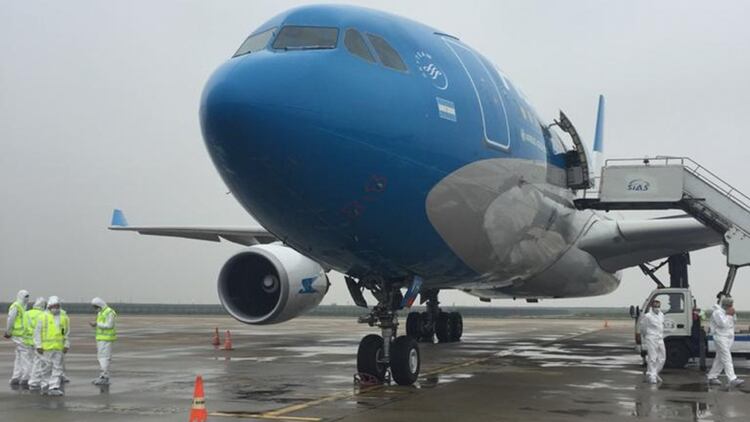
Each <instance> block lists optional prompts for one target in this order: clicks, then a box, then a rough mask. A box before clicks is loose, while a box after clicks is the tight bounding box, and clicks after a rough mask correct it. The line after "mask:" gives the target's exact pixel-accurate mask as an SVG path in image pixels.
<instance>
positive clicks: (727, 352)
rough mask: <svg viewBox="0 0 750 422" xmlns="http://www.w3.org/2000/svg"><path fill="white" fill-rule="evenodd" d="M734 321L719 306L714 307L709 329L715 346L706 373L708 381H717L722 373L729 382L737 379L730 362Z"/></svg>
mask: <svg viewBox="0 0 750 422" xmlns="http://www.w3.org/2000/svg"><path fill="white" fill-rule="evenodd" d="M736 320H737V319H736V317H735V316H734V315H727V313H726V311H725V310H724V309H723V308H722V307H721V306H719V305H714V308H713V313H712V314H711V322H710V327H711V333H712V334H713V336H714V344H716V356H715V357H714V363H713V365H711V370H710V371H708V379H709V380H711V379H717V378H718V377H719V375H721V372H722V371H724V373H725V374H726V376H727V378H728V379H729V382H732V381H734V380H735V379H736V378H737V375H735V373H734V363H733V362H732V344H734V324H735V322H736Z"/></svg>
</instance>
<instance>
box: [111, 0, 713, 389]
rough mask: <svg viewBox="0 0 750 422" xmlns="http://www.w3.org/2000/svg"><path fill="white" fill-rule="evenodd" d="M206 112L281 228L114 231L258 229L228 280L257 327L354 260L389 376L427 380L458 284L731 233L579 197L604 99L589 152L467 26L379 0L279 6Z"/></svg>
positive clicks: (216, 140) (607, 273)
mask: <svg viewBox="0 0 750 422" xmlns="http://www.w3.org/2000/svg"><path fill="white" fill-rule="evenodd" d="M200 123H201V129H202V135H203V139H204V141H205V145H206V147H207V150H208V153H209V154H210V156H211V159H212V160H213V163H214V165H215V167H216V169H217V171H218V173H219V174H220V176H221V177H222V179H223V180H224V182H225V183H226V185H227V186H228V187H229V189H230V191H231V193H232V194H233V196H234V197H235V198H236V200H237V201H239V203H240V204H241V205H242V206H243V207H244V208H245V210H247V212H248V213H249V214H251V215H252V216H253V217H254V219H255V220H256V221H257V222H258V223H259V224H260V225H261V226H262V227H169V226H131V225H128V223H127V221H126V220H125V216H124V214H123V213H122V212H121V211H120V210H115V212H114V216H113V220H112V225H111V226H110V229H112V230H119V231H137V232H140V233H141V234H147V235H161V236H175V237H184V238H191V239H198V240H207V241H220V240H222V239H224V240H227V241H231V242H235V243H238V244H241V245H244V246H246V247H247V248H245V249H243V250H242V251H241V252H239V253H238V254H236V255H235V256H233V257H231V258H230V259H229V260H228V261H227V262H226V264H225V265H224V266H223V267H222V269H221V272H220V274H219V278H218V292H219V298H220V300H221V303H222V305H223V307H224V308H225V309H226V311H227V312H228V313H229V314H230V315H232V316H233V317H234V318H236V319H237V320H239V321H242V322H244V323H247V324H275V323H279V322H283V321H287V320H289V319H292V318H295V317H297V316H299V315H302V314H303V313H305V312H306V311H308V310H310V309H312V308H314V307H315V306H317V305H318V304H319V303H320V302H321V300H322V299H323V297H324V295H325V294H326V292H327V291H328V286H329V284H330V283H329V281H328V276H327V274H328V272H329V271H332V270H335V271H339V272H341V273H343V274H345V279H346V283H347V287H348V288H349V291H350V293H351V295H352V298H353V300H354V302H355V303H356V304H357V305H359V306H363V307H366V308H367V309H368V311H369V314H367V315H366V316H364V317H361V318H360V319H359V322H361V323H367V324H369V325H370V326H372V327H377V328H379V329H380V335H377V334H371V335H368V336H365V337H364V338H363V339H362V341H361V342H360V344H359V349H358V352H357V370H358V372H360V373H365V374H370V375H372V376H374V377H376V378H377V379H378V380H381V381H383V380H386V379H387V378H388V377H392V379H393V380H394V381H395V382H396V383H398V384H400V385H410V384H413V383H414V382H415V381H416V380H417V378H418V376H419V372H420V366H421V358H420V349H419V344H418V343H419V342H420V341H426V342H433V341H434V338H435V336H437V339H438V341H439V342H441V343H450V342H455V341H459V340H460V338H461V335H462V333H463V319H462V317H461V314H460V313H457V312H444V311H443V310H442V309H441V308H440V306H439V301H438V294H439V292H440V291H441V290H445V289H457V290H460V291H463V292H465V293H468V294H470V295H474V296H477V297H479V298H480V299H482V300H489V299H493V298H519V299H521V298H525V299H527V300H529V301H534V300H538V299H540V298H573V297H588V296H597V295H604V294H607V293H610V292H612V291H614V290H615V289H616V288H617V287H618V285H619V283H620V279H621V275H620V270H622V269H624V268H628V267H632V266H636V265H639V264H641V263H644V262H648V261H652V260H655V259H658V258H663V257H668V256H670V255H673V254H675V253H680V252H685V251H692V250H697V249H701V248H706V247H709V246H714V245H718V244H720V243H721V241H722V237H721V236H720V235H719V234H717V233H716V232H715V231H713V230H711V229H710V228H708V227H706V226H704V225H703V224H701V223H700V222H698V221H696V220H695V219H693V218H690V217H686V218H669V219H650V220H647V219H641V220H617V219H615V218H613V217H612V216H611V215H609V214H606V213H602V212H600V211H594V210H588V209H577V208H576V206H575V204H574V200H575V198H576V195H577V194H578V193H579V192H581V190H583V189H586V188H590V187H591V186H593V185H594V184H595V183H596V174H597V166H599V165H600V164H596V162H599V163H600V162H601V159H600V158H598V157H600V156H601V155H602V154H603V124H604V99H603V97H600V99H599V110H598V117H597V127H596V130H595V134H596V135H595V139H594V142H593V145H594V148H593V151H588V148H587V147H585V146H584V145H583V143H582V142H581V140H580V136H579V135H578V133H577V131H576V130H575V127H574V126H573V125H572V123H571V122H570V120H569V119H568V118H567V116H565V115H564V113H561V114H560V119H559V120H556V121H553V122H547V121H543V120H542V119H541V118H540V117H539V115H538V114H537V113H536V111H534V109H533V108H532V106H531V105H530V104H529V102H528V100H527V99H526V97H525V96H524V95H523V93H522V92H521V91H520V89H519V88H518V87H516V85H514V84H513V83H512V82H511V80H510V79H509V78H508V77H507V76H506V75H505V74H504V73H503V71H502V70H501V69H500V68H499V67H498V66H496V65H495V64H494V63H493V62H491V61H490V60H489V59H488V58H487V57H485V56H483V55H482V54H480V53H479V52H478V51H476V50H475V49H474V48H472V47H470V46H469V45H467V44H466V43H464V42H462V41H461V40H460V39H459V38H458V37H456V36H454V35H452V34H449V33H447V32H443V31H440V30H437V29H434V28H431V27H429V26H426V25H424V24H421V23H418V22H415V21H413V20H410V19H406V18H403V17H400V16H396V15H392V14H389V13H384V12H380V11H376V10H371V9H366V8H361V7H353V6H342V5H325V6H318V5H314V6H304V7H299V8H295V9H292V10H289V11H287V12H284V13H281V14H280V15H278V16H276V17H274V18H272V19H270V20H269V21H267V22H266V23H264V24H263V25H261V26H260V27H259V28H257V29H256V30H255V31H253V32H252V33H251V34H250V35H249V36H248V37H247V39H245V40H244V42H242V44H241V45H240V47H239V49H238V50H237V52H236V53H235V54H234V55H233V56H232V57H231V58H229V59H228V60H227V61H226V62H225V63H224V64H222V65H221V66H219V68H218V69H217V70H216V71H215V72H214V73H213V75H212V76H211V77H210V79H209V80H208V82H207V83H206V85H205V88H204V90H203V95H202V98H201V103H200ZM558 132H560V133H558ZM566 134H567V135H569V137H570V138H571V139H572V141H571V140H567V139H566V138H565V135H566ZM561 135H563V136H561ZM564 139H565V140H564ZM592 158H595V159H596V160H594V162H592V160H591V159H592ZM365 289H366V290H368V291H370V292H371V293H372V294H373V296H374V297H375V298H376V299H377V302H378V303H377V304H375V305H373V306H369V304H367V302H366V300H365V299H364V296H363V295H362V293H363V291H364V290H365ZM417 296H419V298H420V302H422V303H425V304H426V311H425V312H422V313H418V312H409V313H408V315H407V318H406V324H405V325H406V330H405V331H406V334H405V335H401V334H403V333H402V332H401V331H400V330H399V329H398V328H399V321H398V316H397V312H398V311H399V310H401V309H404V308H410V307H411V304H412V303H413V302H414V301H415V300H416V297H417Z"/></svg>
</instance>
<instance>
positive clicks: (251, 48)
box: [232, 28, 276, 57]
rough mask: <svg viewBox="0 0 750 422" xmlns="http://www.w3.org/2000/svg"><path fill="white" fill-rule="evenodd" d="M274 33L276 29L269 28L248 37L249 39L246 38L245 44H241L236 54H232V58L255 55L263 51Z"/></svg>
mask: <svg viewBox="0 0 750 422" xmlns="http://www.w3.org/2000/svg"><path fill="white" fill-rule="evenodd" d="M274 31H276V28H271V29H269V30H267V31H263V32H261V33H259V34H255V35H250V36H249V37H247V39H246V40H245V42H243V43H242V45H241V46H240V48H239V49H238V50H237V52H236V53H234V56H232V57H237V56H241V55H243V54H248V53H255V52H256V51H260V50H263V49H264V48H266V46H267V45H268V41H269V40H270V39H271V37H273V34H274Z"/></svg>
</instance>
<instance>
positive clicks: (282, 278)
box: [218, 244, 330, 325]
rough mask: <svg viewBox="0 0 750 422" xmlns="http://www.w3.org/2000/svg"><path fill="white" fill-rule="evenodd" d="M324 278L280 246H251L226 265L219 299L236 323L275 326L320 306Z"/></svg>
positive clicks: (320, 271) (315, 266) (315, 265)
mask: <svg viewBox="0 0 750 422" xmlns="http://www.w3.org/2000/svg"><path fill="white" fill-rule="evenodd" d="M329 285H330V283H329V281H328V276H327V275H326V273H325V271H323V268H322V267H321V266H320V265H319V264H318V263H317V262H315V261H313V260H311V259H309V258H307V257H305V256H304V255H302V254H300V253H298V252H297V251H295V250H294V249H292V248H289V247H286V246H283V245H281V244H267V245H253V246H251V247H249V248H248V249H246V250H244V251H242V252H240V253H238V254H237V255H235V256H233V257H232V258H230V259H229V261H227V263H226V264H224V266H223V267H222V269H221V273H220V274H219V286H218V287H219V299H220V300H221V304H222V306H224V309H226V311H227V312H229V314H230V315H232V316H233V317H234V318H235V319H237V320H238V321H242V322H244V323H246V324H256V325H262V324H277V323H279V322H284V321H287V320H290V319H292V318H295V317H297V316H299V315H302V314H303V313H305V312H307V311H309V310H311V309H313V308H314V307H316V306H318V304H320V301H321V300H323V296H325V294H326V293H327V292H328V286H329Z"/></svg>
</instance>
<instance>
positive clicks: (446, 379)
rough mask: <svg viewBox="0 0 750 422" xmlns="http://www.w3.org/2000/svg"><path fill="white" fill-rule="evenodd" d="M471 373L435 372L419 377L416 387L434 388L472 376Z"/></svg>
mask: <svg viewBox="0 0 750 422" xmlns="http://www.w3.org/2000/svg"><path fill="white" fill-rule="evenodd" d="M473 376H474V375H473V374H436V375H427V376H425V377H424V378H420V379H419V382H418V383H417V388H420V389H425V388H435V387H437V386H438V385H441V384H449V383H452V382H454V381H458V380H462V379H467V378H472V377H473Z"/></svg>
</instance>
